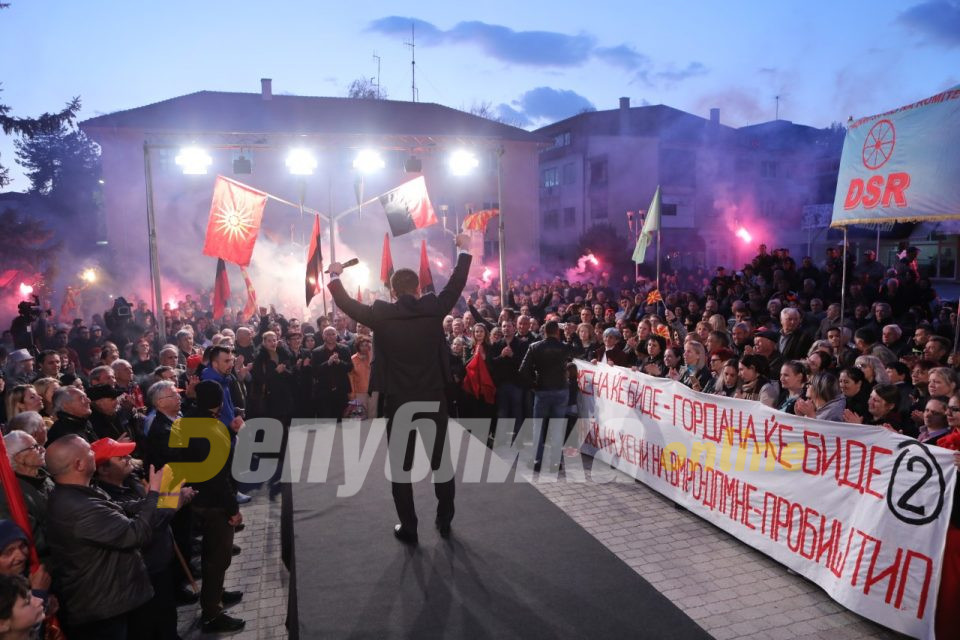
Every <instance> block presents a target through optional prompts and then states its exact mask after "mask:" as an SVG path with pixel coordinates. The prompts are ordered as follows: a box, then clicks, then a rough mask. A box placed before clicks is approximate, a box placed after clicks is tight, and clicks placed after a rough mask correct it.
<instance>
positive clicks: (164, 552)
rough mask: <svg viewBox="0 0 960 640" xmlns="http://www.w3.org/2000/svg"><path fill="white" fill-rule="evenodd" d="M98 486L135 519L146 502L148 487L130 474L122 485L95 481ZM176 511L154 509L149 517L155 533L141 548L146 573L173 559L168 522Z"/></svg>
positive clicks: (156, 571) (168, 563)
mask: <svg viewBox="0 0 960 640" xmlns="http://www.w3.org/2000/svg"><path fill="white" fill-rule="evenodd" d="M97 486H98V487H99V488H100V489H102V490H103V491H104V493H106V494H107V495H108V496H110V500H111V501H113V502H114V503H116V504H118V505H120V506H121V507H123V511H124V513H126V514H127V516H128V517H130V518H135V517H136V516H137V514H139V513H140V511H141V510H142V509H143V507H144V505H146V503H147V490H146V489H145V488H144V486H143V485H142V484H141V483H140V482H139V481H137V480H136V479H134V478H133V477H132V476H130V477H127V479H126V480H124V482H123V486H120V487H118V486H116V485H113V484H107V483H106V482H97ZM174 514H176V510H175V509H156V510H154V512H153V517H152V518H151V521H150V522H151V524H152V525H153V531H154V535H153V537H152V538H150V542H148V543H147V544H145V545H144V546H143V548H142V549H141V550H140V553H141V555H142V556H143V562H144V564H145V565H146V566H147V572H148V573H160V572H161V571H163V570H165V569H167V568H168V567H169V566H170V563H171V562H173V534H172V533H171V532H170V521H171V520H172V519H173V516H174Z"/></svg>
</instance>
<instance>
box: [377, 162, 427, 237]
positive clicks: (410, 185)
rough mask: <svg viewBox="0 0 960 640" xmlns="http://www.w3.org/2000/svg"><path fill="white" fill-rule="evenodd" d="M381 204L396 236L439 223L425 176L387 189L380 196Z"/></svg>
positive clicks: (391, 230)
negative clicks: (428, 193)
mask: <svg viewBox="0 0 960 640" xmlns="http://www.w3.org/2000/svg"><path fill="white" fill-rule="evenodd" d="M380 204H382V205H383V210H384V211H385V212H386V213H387V222H388V223H390V233H392V234H393V237H394V238H396V237H397V236H401V235H403V234H405V233H410V232H411V231H413V230H414V229H422V228H424V227H428V226H430V225H431V224H436V223H437V214H436V213H435V212H434V211H433V205H432V204H430V196H428V195H427V183H426V181H424V179H423V176H419V177H417V178H414V179H413V180H410V181H409V182H404V183H403V184H402V185H400V186H399V187H397V188H396V189H391V190H390V191H387V192H386V193H385V194H383V195H382V196H380Z"/></svg>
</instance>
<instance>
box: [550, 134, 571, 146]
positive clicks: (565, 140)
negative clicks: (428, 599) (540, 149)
mask: <svg viewBox="0 0 960 640" xmlns="http://www.w3.org/2000/svg"><path fill="white" fill-rule="evenodd" d="M553 146H554V147H569V146H570V132H569V131H564V132H563V133H558V134H557V135H555V136H554V137H553Z"/></svg>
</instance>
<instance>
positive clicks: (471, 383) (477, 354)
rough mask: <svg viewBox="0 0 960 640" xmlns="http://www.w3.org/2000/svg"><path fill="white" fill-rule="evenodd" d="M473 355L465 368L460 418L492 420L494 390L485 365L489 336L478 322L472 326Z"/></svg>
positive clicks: (494, 399) (494, 411)
mask: <svg viewBox="0 0 960 640" xmlns="http://www.w3.org/2000/svg"><path fill="white" fill-rule="evenodd" d="M472 333H473V354H472V355H471V356H470V360H469V362H467V366H466V374H465V377H464V380H463V386H462V388H463V390H464V396H463V404H464V406H463V407H461V410H460V415H461V417H467V418H492V417H494V416H495V415H496V413H497V411H496V409H497V406H496V404H495V403H496V388H495V387H494V385H493V378H491V376H490V368H489V367H488V365H487V355H488V351H489V350H490V336H489V334H488V333H487V328H486V327H485V326H484V325H482V324H480V323H479V322H478V323H476V324H474V325H473V329H472Z"/></svg>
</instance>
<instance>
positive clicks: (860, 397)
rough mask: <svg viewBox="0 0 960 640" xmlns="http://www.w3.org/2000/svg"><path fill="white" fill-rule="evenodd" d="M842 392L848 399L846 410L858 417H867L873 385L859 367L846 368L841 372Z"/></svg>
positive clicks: (839, 379) (839, 378)
mask: <svg viewBox="0 0 960 640" xmlns="http://www.w3.org/2000/svg"><path fill="white" fill-rule="evenodd" d="M838 381H839V383H840V392H841V393H842V394H843V396H844V398H846V405H845V406H846V408H847V409H849V410H850V411H852V412H854V413H855V414H857V415H858V416H860V417H861V418H862V417H865V416H866V415H867V413H868V412H867V398H869V397H870V389H871V385H870V383H868V382H867V377H866V376H865V375H864V374H863V371H862V370H860V369H858V368H857V367H846V368H844V369H842V370H841V371H840V376H839V377H838Z"/></svg>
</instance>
